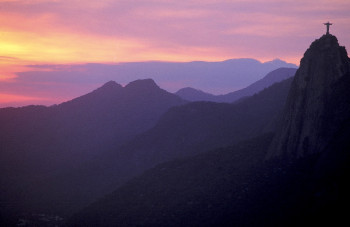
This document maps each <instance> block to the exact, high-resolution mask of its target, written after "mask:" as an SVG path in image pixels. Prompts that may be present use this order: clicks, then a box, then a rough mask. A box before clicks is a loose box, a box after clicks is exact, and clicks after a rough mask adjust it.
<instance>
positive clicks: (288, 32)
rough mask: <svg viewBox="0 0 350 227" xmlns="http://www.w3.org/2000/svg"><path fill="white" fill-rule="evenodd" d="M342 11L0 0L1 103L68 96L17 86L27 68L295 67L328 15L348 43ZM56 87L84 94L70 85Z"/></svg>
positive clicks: (293, 1) (340, 3) (340, 7)
mask: <svg viewBox="0 0 350 227" xmlns="http://www.w3.org/2000/svg"><path fill="white" fill-rule="evenodd" d="M349 12H350V1H349V0H175V1H170V0H99V1H96V0H69V1H65V0H50V1H49V0H0V85H1V86H0V87H1V88H2V90H0V107H4V106H11V105H17V106H18V105H22V104H29V103H32V104H40V103H54V102H60V101H64V100H65V99H69V98H73V97H63V96H62V95H60V93H59V92H57V93H50V92H49V90H50V89H47V88H48V87H50V86H55V85H56V84H55V81H52V80H48V81H46V80H45V79H43V80H42V81H39V82H38V81H35V82H33V83H32V84H30V83H28V82H27V83H26V84H25V85H24V84H22V83H21V81H23V78H22V79H21V77H23V76H25V75H27V74H26V73H25V72H32V71H38V70H40V71H41V72H42V71H55V70H56V69H57V68H60V69H62V67H65V66H66V67H67V69H68V70H69V68H70V67H69V66H71V65H84V64H86V63H100V64H119V63H122V62H140V61H165V62H188V61H214V62H215V61H223V60H226V59H235V58H254V59H257V60H258V61H260V62H266V61H271V60H273V59H276V58H278V59H282V60H284V61H287V62H290V63H294V64H297V65H298V64H299V61H300V59H301V57H302V56H303V53H304V52H305V50H306V49H307V48H308V46H309V45H310V43H311V42H312V41H314V40H315V39H317V38H319V37H320V36H321V35H322V34H324V33H325V26H324V25H323V23H324V22H327V21H330V22H332V23H334V24H333V25H332V26H331V28H330V32H331V33H332V34H334V35H336V36H337V38H338V40H339V43H340V44H341V45H342V46H345V47H346V48H350V13H349ZM43 65H51V66H55V67H41V66H43ZM34 66H38V67H37V68H35V67H34ZM75 68H76V67H75ZM78 68H79V67H78ZM49 76H50V73H48V74H47V77H49ZM81 80H84V78H83V77H82V78H81ZM116 80H118V78H116ZM117 82H118V81H117ZM38 83H40V85H41V86H37V85H38ZM169 83H170V82H169ZM7 85H8V86H7ZM45 86H48V87H46V88H44V87H45ZM57 86H58V87H59V86H61V87H63V88H64V89H63V90H61V92H64V91H65V90H74V89H76V90H77V94H78V93H79V92H83V90H79V87H78V85H77V83H75V84H64V85H62V84H57ZM96 86H97V85H96ZM6 87H9V89H5V88H6ZM184 87H186V84H184ZM10 88H11V89H10ZM89 88H90V87H89ZM40 89H42V91H40ZM56 90H57V89H56ZM57 91H59V89H58V90H57ZM84 91H85V90H84ZM61 96H62V97H61ZM54 97H55V98H54Z"/></svg>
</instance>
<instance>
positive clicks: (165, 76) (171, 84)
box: [0, 58, 297, 107]
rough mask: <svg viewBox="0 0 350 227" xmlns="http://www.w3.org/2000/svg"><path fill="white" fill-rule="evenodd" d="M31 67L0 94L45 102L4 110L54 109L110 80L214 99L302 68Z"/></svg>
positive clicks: (1, 86) (236, 64)
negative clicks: (153, 84)
mask: <svg viewBox="0 0 350 227" xmlns="http://www.w3.org/2000/svg"><path fill="white" fill-rule="evenodd" d="M27 67H28V69H32V70H30V71H27V72H20V73H16V78H15V79H14V81H13V83H0V90H1V91H2V92H3V93H9V94H17V95H22V96H33V97H40V98H39V99H36V100H29V101H23V102H14V103H1V102H0V107H8V106H23V105H24V104H25V105H29V104H43V105H52V104H57V103H60V102H62V100H70V99H72V98H75V97H77V96H81V95H82V94H86V93H88V92H90V91H91V90H93V89H96V88H97V87H99V86H100V85H101V84H104V83H106V82H107V81H117V82H118V83H120V84H122V85H126V84H128V83H130V82H131V81H134V80H138V79H148V78H152V79H153V80H154V81H156V82H157V84H158V85H159V86H160V87H162V88H163V89H165V90H167V91H169V92H176V91H177V90H179V89H181V88H183V87H193V88H196V89H201V90H203V91H206V92H210V93H213V94H226V93H229V92H232V91H235V90H238V89H242V88H245V87H246V86H248V85H250V84H252V83H254V82H256V81H257V80H259V79H261V78H262V77H264V76H265V75H266V74H267V73H269V72H271V71H272V70H275V69H277V68H281V67H292V68H297V66H296V65H294V64H290V63H287V62H284V61H282V60H279V59H275V60H273V61H270V62H265V63H262V62H259V61H257V60H255V59H244V58H243V59H230V60H226V61H219V62H200V61H198V62H154V61H153V62H152V61H151V62H129V63H118V64H73V65H69V64H68V65H32V66H27ZM43 84H44V85H45V86H43ZM0 101H1V100H0Z"/></svg>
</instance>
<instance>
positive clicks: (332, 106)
mask: <svg viewBox="0 0 350 227" xmlns="http://www.w3.org/2000/svg"><path fill="white" fill-rule="evenodd" d="M348 78H350V62H349V58H348V56H347V52H346V50H345V47H342V46H339V44H338V40H337V38H336V37H335V36H333V35H330V34H327V35H323V36H322V37H321V38H320V39H317V40H315V41H314V42H313V43H312V44H311V46H310V47H309V49H308V50H307V51H306V52H305V54H304V57H303V58H302V59H301V62H300V67H299V69H298V71H297V72H296V74H295V77H294V81H293V83H292V86H291V89H290V91H289V95H288V99H287V103H286V106H285V109H284V113H283V115H282V119H281V122H280V127H279V129H278V130H277V132H276V136H275V137H274V139H273V142H272V144H271V147H270V150H269V153H268V158H271V157H274V156H279V155H287V156H292V157H302V156H304V155H305V154H312V153H316V152H320V151H322V150H323V149H324V148H325V146H327V144H328V142H329V140H330V139H331V138H332V137H333V136H334V135H335V133H336V132H337V130H339V127H340V126H341V124H342V123H343V122H344V121H345V120H346V119H347V118H348V117H349V113H350V108H349V105H348V104H347V103H348V102H347V101H346V100H347V99H349V98H348V97H343V98H342V97H341V94H345V93H346V90H345V89H346V87H348V86H350V83H349V79H348ZM344 83H348V84H347V86H344ZM339 96H340V97H339ZM344 103H345V104H346V106H343V105H341V104H344Z"/></svg>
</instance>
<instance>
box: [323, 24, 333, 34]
mask: <svg viewBox="0 0 350 227" xmlns="http://www.w3.org/2000/svg"><path fill="white" fill-rule="evenodd" d="M323 24H324V25H326V26H327V33H326V35H329V26H331V25H332V23H329V21H328V22H327V23H323Z"/></svg>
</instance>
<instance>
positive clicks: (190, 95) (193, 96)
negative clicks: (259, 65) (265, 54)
mask: <svg viewBox="0 0 350 227" xmlns="http://www.w3.org/2000/svg"><path fill="white" fill-rule="evenodd" d="M295 72H296V69H295V68H278V69H276V70H273V71H271V72H269V73H268V74H266V75H265V76H264V77H263V78H262V79H260V80H258V81H256V82H254V83H252V84H250V85H249V86H247V87H245V88H243V89H240V90H237V91H234V92H230V93H227V94H224V95H213V94H209V93H206V92H203V91H201V90H197V89H194V88H189V87H187V88H183V89H180V90H178V91H177V92H175V94H176V95H178V96H180V97H181V98H183V99H185V100H189V101H211V102H227V103H230V102H235V101H237V100H239V99H240V98H243V97H246V96H251V95H254V94H255V93H258V92H259V91H262V90H263V89H264V88H267V87H269V86H271V85H272V84H274V83H277V82H280V81H282V80H284V79H287V78H289V77H292V76H294V74H295Z"/></svg>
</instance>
